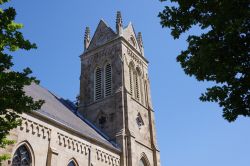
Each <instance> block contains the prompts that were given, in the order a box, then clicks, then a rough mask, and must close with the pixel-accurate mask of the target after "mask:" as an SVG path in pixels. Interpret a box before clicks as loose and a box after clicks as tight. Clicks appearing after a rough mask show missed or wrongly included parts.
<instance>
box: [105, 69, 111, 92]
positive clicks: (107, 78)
mask: <svg viewBox="0 0 250 166" xmlns="http://www.w3.org/2000/svg"><path fill="white" fill-rule="evenodd" d="M104 83H105V84H104V88H105V91H104V94H105V96H109V95H111V93H112V67H111V64H107V65H106V66H105V82H104Z"/></svg>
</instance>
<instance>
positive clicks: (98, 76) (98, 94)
mask: <svg viewBox="0 0 250 166" xmlns="http://www.w3.org/2000/svg"><path fill="white" fill-rule="evenodd" d="M101 98H102V70H101V68H99V67H97V68H96V71H95V100H99V99H101Z"/></svg>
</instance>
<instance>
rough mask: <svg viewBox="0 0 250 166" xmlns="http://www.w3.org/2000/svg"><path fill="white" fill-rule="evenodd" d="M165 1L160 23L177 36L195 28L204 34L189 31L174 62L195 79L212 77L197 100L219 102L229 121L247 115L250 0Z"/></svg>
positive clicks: (249, 100)
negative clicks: (193, 33)
mask: <svg viewBox="0 0 250 166" xmlns="http://www.w3.org/2000/svg"><path fill="white" fill-rule="evenodd" d="M162 1H169V3H170V5H169V6H165V8H164V10H163V11H162V12H160V13H159V17H160V19H161V25H162V27H167V28H170V29H171V35H172V36H173V37H174V39H178V38H179V37H180V35H181V34H183V33H185V32H187V31H188V30H189V29H190V28H192V27H193V26H199V27H200V28H201V29H202V30H204V31H205V33H202V34H201V35H190V36H188V38H187V42H188V47H187V49H186V50H184V51H182V52H181V53H180V55H178V56H177V61H178V62H180V64H181V67H182V68H183V69H184V71H185V73H186V74H187V75H189V76H195V77H196V79H197V80H198V81H213V82H215V86H212V87H210V88H207V91H206V92H205V93H203V94H202V95H201V97H200V100H201V101H209V102H217V103H218V104H219V105H220V107H222V108H223V117H224V118H225V119H226V120H228V121H229V122H231V121H234V120H236V119H237V117H238V116H239V115H243V116H247V117H249V116H250V54H249V50H250V43H249V42H250V35H249V34H250V1H249V0H162Z"/></svg>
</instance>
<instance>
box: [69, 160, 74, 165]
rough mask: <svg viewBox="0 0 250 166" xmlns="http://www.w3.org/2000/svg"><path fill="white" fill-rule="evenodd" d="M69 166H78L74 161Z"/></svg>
mask: <svg viewBox="0 0 250 166" xmlns="http://www.w3.org/2000/svg"><path fill="white" fill-rule="evenodd" d="M68 166H76V164H75V162H74V161H73V160H72V161H70V162H69V164H68Z"/></svg>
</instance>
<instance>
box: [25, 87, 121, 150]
mask: <svg viewBox="0 0 250 166" xmlns="http://www.w3.org/2000/svg"><path fill="white" fill-rule="evenodd" d="M24 91H25V92H26V94H27V95H28V96H31V97H32V98H33V99H34V100H39V99H42V100H44V101H45V103H44V104H43V106H42V107H41V109H40V110H38V111H36V113H37V114H38V115H39V114H40V115H42V116H45V117H47V118H49V119H51V120H53V121H55V122H59V123H60V124H62V125H64V126H66V127H68V128H71V129H72V130H74V131H76V132H78V133H81V134H82V135H84V136H86V137H90V138H92V139H94V140H96V141H98V142H100V143H103V144H105V145H106V146H108V147H110V148H113V149H116V150H119V148H118V147H117V146H116V145H115V144H114V143H112V142H110V141H108V139H109V138H108V137H107V136H106V135H105V134H104V133H102V132H101V131H99V130H98V129H97V128H96V127H95V126H94V125H93V124H91V123H90V122H89V121H87V120H86V119H84V118H83V117H82V116H81V115H80V114H79V113H77V111H76V110H74V107H73V106H72V105H71V106H70V104H67V103H65V100H63V99H62V98H60V97H58V96H56V95H54V94H53V93H51V92H50V91H48V90H47V89H45V88H43V87H41V86H40V85H37V84H35V83H33V84H31V85H30V86H26V87H24ZM65 104H66V105H65Z"/></svg>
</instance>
